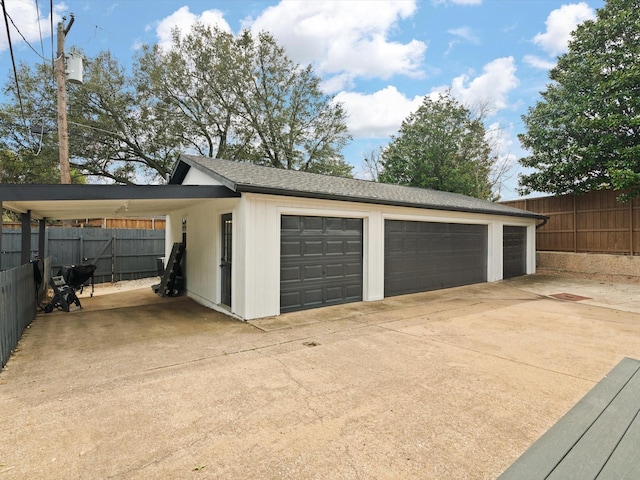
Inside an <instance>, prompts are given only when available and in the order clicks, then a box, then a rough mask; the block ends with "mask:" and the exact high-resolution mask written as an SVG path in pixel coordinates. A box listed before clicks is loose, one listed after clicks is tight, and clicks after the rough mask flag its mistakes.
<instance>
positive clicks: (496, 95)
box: [434, 57, 520, 111]
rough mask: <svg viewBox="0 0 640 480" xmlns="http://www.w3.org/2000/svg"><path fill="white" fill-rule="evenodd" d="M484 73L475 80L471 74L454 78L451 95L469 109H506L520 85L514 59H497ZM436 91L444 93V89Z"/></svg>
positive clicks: (488, 65) (484, 69)
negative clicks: (479, 106)
mask: <svg viewBox="0 0 640 480" xmlns="http://www.w3.org/2000/svg"><path fill="white" fill-rule="evenodd" d="M482 72H483V73H482V75H478V76H476V77H475V78H472V77H471V75H470V74H462V75H460V76H458V77H456V78H454V79H453V82H452V83H451V94H452V95H453V96H454V97H455V98H456V99H458V100H459V101H460V102H462V103H463V104H464V105H467V106H469V107H472V106H474V105H478V104H485V103H488V104H489V105H490V106H491V107H492V109H493V110H494V111H496V110H501V109H503V108H506V107H507V97H508V95H509V92H510V91H511V90H513V89H514V88H516V87H517V86H518V85H519V84H520V81H519V80H518V77H516V65H515V62H514V59H513V57H503V58H497V59H495V60H493V61H492V62H489V63H487V64H486V65H485V66H484V67H483V69H482ZM434 90H440V91H442V87H439V88H438V89H434Z"/></svg>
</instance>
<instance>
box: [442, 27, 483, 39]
mask: <svg viewBox="0 0 640 480" xmlns="http://www.w3.org/2000/svg"><path fill="white" fill-rule="evenodd" d="M447 31H448V32H449V33H450V34H451V35H455V36H456V37H460V38H462V39H463V40H466V41H467V42H469V43H480V38H479V37H478V36H477V35H476V34H475V33H473V30H471V28H469V27H460V28H452V29H451V30H447Z"/></svg>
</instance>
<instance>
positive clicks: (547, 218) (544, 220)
mask: <svg viewBox="0 0 640 480" xmlns="http://www.w3.org/2000/svg"><path fill="white" fill-rule="evenodd" d="M548 222H549V217H544V219H543V220H542V223H539V224H538V225H536V230H537V229H539V228H541V227H544V226H545V225H546V224H547V223H548Z"/></svg>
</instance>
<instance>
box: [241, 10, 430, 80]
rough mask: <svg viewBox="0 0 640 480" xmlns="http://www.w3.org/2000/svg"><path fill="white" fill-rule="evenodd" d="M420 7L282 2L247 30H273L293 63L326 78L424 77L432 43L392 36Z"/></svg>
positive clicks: (247, 22) (249, 22) (266, 12)
mask: <svg viewBox="0 0 640 480" xmlns="http://www.w3.org/2000/svg"><path fill="white" fill-rule="evenodd" d="M416 8H417V7H416V2H415V0H410V1H401V2H398V1H392V0H379V1H376V2H375V6H372V4H371V3H370V2H363V1H359V0H344V1H339V2H338V1H333V2H308V1H305V2H303V1H296V2H287V1H281V2H280V3H279V4H278V5H276V6H273V7H269V8H267V9H266V10H265V11H264V12H262V14H261V15H260V16H259V17H258V18H257V19H255V20H253V21H246V22H245V26H247V25H250V27H251V29H252V31H261V30H266V31H269V32H270V33H271V34H273V35H274V37H276V38H277V39H278V43H280V44H281V45H283V46H284V47H285V48H286V50H287V53H288V54H289V56H290V57H291V58H292V59H293V60H295V61H296V62H298V63H311V64H313V65H315V67H316V69H317V70H318V72H319V73H320V74H321V75H323V76H324V77H325V78H326V77H327V76H329V75H341V76H342V78H343V80H344V78H345V74H346V75H347V77H350V79H351V80H352V79H353V78H355V77H365V78H382V79H388V78H390V77H392V76H393V75H406V76H409V77H414V78H419V77H420V76H421V75H422V71H421V62H422V59H423V57H424V54H425V51H426V49H427V45H426V44H425V43H424V42H421V41H418V40H412V41H410V42H408V43H400V42H396V41H393V40H391V39H390V38H389V37H390V33H391V32H392V30H393V29H394V28H395V27H396V26H397V23H398V21H400V20H403V19H407V18H409V17H411V16H412V15H413V14H414V13H415V11H416Z"/></svg>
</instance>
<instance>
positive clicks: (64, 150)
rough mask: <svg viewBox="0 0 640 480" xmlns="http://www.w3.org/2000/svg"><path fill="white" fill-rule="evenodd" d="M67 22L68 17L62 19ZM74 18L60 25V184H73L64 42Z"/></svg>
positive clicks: (58, 80)
mask: <svg viewBox="0 0 640 480" xmlns="http://www.w3.org/2000/svg"><path fill="white" fill-rule="evenodd" d="M62 20H63V22H64V20H66V17H62ZM73 21H74V17H73V13H72V14H71V20H69V25H67V26H66V28H65V26H64V23H63V22H59V23H58V51H57V53H56V64H55V75H56V83H57V85H58V90H57V91H58V145H59V158H60V183H63V184H70V183H71V168H70V167H69V129H68V127H67V72H66V62H65V56H64V40H65V38H66V36H67V33H69V30H70V29H71V25H73Z"/></svg>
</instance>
